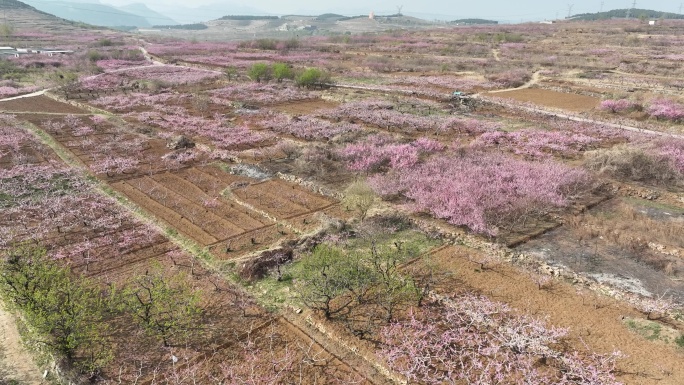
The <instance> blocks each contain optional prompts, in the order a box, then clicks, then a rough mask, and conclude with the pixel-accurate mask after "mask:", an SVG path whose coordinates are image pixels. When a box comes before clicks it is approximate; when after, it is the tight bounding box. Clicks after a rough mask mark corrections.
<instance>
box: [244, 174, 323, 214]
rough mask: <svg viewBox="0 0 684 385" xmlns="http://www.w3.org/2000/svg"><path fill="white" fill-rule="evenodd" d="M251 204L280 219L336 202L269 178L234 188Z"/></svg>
mask: <svg viewBox="0 0 684 385" xmlns="http://www.w3.org/2000/svg"><path fill="white" fill-rule="evenodd" d="M232 192H233V194H235V196H237V197H238V198H240V199H241V200H243V201H245V202H246V203H249V204H250V205H252V206H254V207H256V208H258V209H259V210H263V211H265V212H267V213H269V214H270V215H273V216H274V217H276V218H278V219H287V218H292V217H295V216H299V215H303V214H306V213H309V212H311V211H317V210H320V209H323V208H326V207H328V206H330V205H331V204H333V203H334V202H332V201H330V200H328V199H327V198H325V197H323V196H320V195H316V194H313V193H310V192H308V191H306V190H303V189H302V188H301V187H299V186H297V185H295V184H291V183H288V182H285V181H281V180H269V181H265V182H261V183H257V184H252V185H249V186H245V187H242V188H236V189H233V190H232Z"/></svg>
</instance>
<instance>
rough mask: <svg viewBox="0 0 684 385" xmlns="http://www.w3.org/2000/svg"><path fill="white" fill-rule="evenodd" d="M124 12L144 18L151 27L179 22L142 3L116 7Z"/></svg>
mask: <svg viewBox="0 0 684 385" xmlns="http://www.w3.org/2000/svg"><path fill="white" fill-rule="evenodd" d="M116 8H117V9H120V10H122V11H124V12H128V13H132V14H134V15H138V16H142V17H144V18H145V19H146V20H147V22H148V23H150V24H151V25H176V24H180V23H179V22H177V21H175V20H173V19H172V18H170V17H168V16H166V15H162V14H161V13H159V12H157V11H155V10H152V9H150V8H149V7H148V6H147V5H145V4H143V3H133V4H128V5H122V6H119V7H116Z"/></svg>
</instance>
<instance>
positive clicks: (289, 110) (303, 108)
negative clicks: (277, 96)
mask: <svg viewBox="0 0 684 385" xmlns="http://www.w3.org/2000/svg"><path fill="white" fill-rule="evenodd" d="M338 105H339V103H336V102H330V101H327V100H323V99H310V100H302V101H297V102H287V103H280V104H275V105H273V106H272V107H271V108H273V109H274V110H276V111H280V112H284V113H286V114H290V115H308V114H311V113H313V112H316V111H318V110H325V109H332V108H335V107H337V106H338Z"/></svg>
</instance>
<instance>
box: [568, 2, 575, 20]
mask: <svg viewBox="0 0 684 385" xmlns="http://www.w3.org/2000/svg"><path fill="white" fill-rule="evenodd" d="M574 6H575V4H568V19H569V18H570V16H572V7H574Z"/></svg>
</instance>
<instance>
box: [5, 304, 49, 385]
mask: <svg viewBox="0 0 684 385" xmlns="http://www.w3.org/2000/svg"><path fill="white" fill-rule="evenodd" d="M41 374H42V373H41V370H40V369H39V368H38V366H37V365H36V364H35V363H34V362H33V359H32V358H31V355H30V354H29V353H28V352H27V351H26V348H25V347H24V346H23V345H22V344H21V337H20V335H19V331H18V330H17V325H16V324H15V322H14V318H13V317H12V315H11V314H10V313H9V312H7V311H6V310H5V309H3V307H2V306H0V383H3V384H4V383H5V382H4V381H5V380H6V381H8V382H7V383H8V384H10V383H12V381H17V383H18V384H25V385H38V384H41V383H42V377H41Z"/></svg>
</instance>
